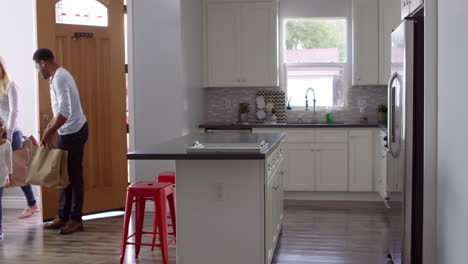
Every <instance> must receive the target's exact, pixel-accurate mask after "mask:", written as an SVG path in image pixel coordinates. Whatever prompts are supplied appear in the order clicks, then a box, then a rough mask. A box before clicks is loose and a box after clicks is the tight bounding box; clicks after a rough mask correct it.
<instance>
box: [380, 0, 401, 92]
mask: <svg viewBox="0 0 468 264" xmlns="http://www.w3.org/2000/svg"><path fill="white" fill-rule="evenodd" d="M400 3H401V1H400V0H380V1H379V39H380V41H379V52H380V55H379V58H380V60H379V81H380V84H382V85H386V84H387V83H388V79H389V78H390V74H391V72H390V71H391V44H392V43H391V42H392V36H391V34H392V30H394V29H395V28H397V27H398V25H400V23H401V17H400Z"/></svg>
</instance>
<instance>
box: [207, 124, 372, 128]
mask: <svg viewBox="0 0 468 264" xmlns="http://www.w3.org/2000/svg"><path fill="white" fill-rule="evenodd" d="M379 126H380V125H379V124H377V123H371V124H360V123H356V124H351V123H349V124H201V125H199V126H198V128H208V129H251V128H301V127H302V128H340V127H342V128H349V127H351V128H352V127H356V128H359V127H370V128H372V127H375V128H377V127H379Z"/></svg>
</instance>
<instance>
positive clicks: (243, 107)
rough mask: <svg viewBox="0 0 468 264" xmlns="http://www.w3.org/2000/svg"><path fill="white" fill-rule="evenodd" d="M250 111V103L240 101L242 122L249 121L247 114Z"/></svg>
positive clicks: (240, 118) (240, 120) (240, 119)
mask: <svg viewBox="0 0 468 264" xmlns="http://www.w3.org/2000/svg"><path fill="white" fill-rule="evenodd" d="M249 112H250V110H249V103H245V102H244V103H240V104H239V122H240V123H247V122H248V116H247V114H248V113H249Z"/></svg>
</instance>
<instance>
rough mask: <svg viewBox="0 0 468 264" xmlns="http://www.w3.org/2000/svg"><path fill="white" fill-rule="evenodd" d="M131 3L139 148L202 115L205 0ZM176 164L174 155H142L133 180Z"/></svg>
mask: <svg viewBox="0 0 468 264" xmlns="http://www.w3.org/2000/svg"><path fill="white" fill-rule="evenodd" d="M129 5H131V7H130V8H129V9H130V10H131V13H129V20H131V21H130V22H129V25H130V26H131V29H130V31H129V32H130V36H129V42H131V43H130V46H131V47H132V50H131V51H130V52H129V63H130V65H129V71H130V72H129V73H130V83H129V90H130V91H129V101H130V109H129V111H130V117H129V119H130V138H131V149H132V150H133V149H137V150H138V149H140V148H143V147H145V146H147V145H148V144H156V143H160V142H163V141H166V140H169V139H171V138H175V137H178V136H181V135H183V134H186V133H188V132H190V131H191V130H193V129H195V128H196V125H197V124H198V122H199V121H200V120H201V119H202V113H203V102H202V92H203V91H202V89H201V87H202V77H203V75H202V65H203V64H202V57H201V54H202V51H203V49H202V38H201V36H202V8H201V7H202V1H201V0H158V1H131V2H129ZM130 46H129V47H130ZM172 169H174V164H173V162H172V161H137V162H135V163H134V164H132V168H131V173H132V174H133V175H132V176H133V177H132V180H144V179H146V180H150V179H153V177H154V174H155V173H157V172H159V171H161V170H172Z"/></svg>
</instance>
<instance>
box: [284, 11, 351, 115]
mask: <svg viewBox="0 0 468 264" xmlns="http://www.w3.org/2000/svg"><path fill="white" fill-rule="evenodd" d="M347 29H348V23H347V20H346V18H320V19H311V18H305V19H287V20H285V25H284V33H285V34H284V36H285V41H284V45H285V48H284V62H285V78H286V87H287V94H288V97H289V98H290V99H291V106H292V107H293V108H296V109H304V107H305V94H306V91H307V89H308V88H313V89H314V91H315V95H316V100H317V101H316V105H317V107H318V108H319V109H320V108H324V107H334V108H342V107H343V106H345V105H346V98H347V87H348V80H349V71H350V65H349V64H348V62H349V59H348V41H347V39H348V30H347ZM309 99H310V103H309V105H311V104H312V94H310V95H309Z"/></svg>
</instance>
